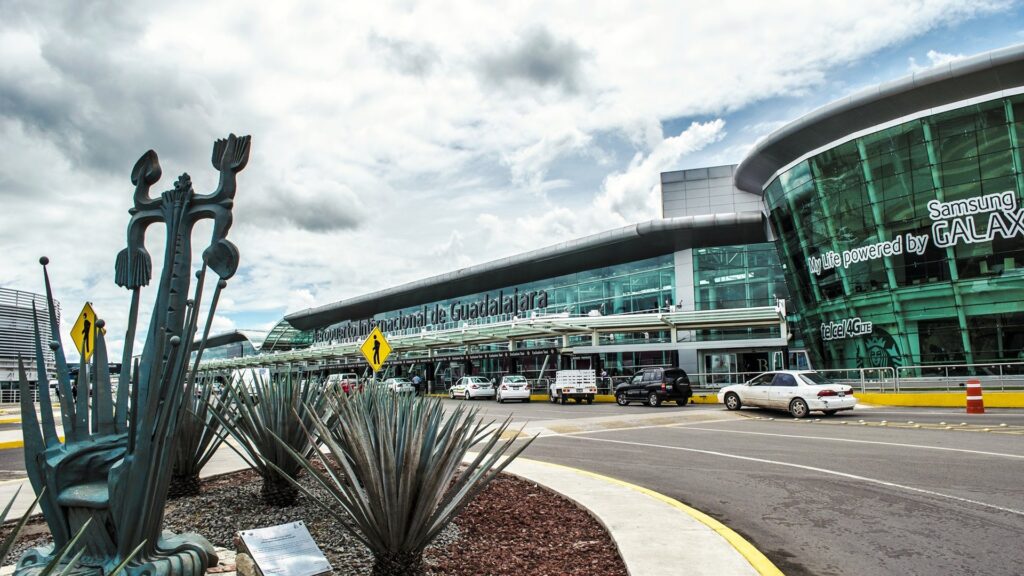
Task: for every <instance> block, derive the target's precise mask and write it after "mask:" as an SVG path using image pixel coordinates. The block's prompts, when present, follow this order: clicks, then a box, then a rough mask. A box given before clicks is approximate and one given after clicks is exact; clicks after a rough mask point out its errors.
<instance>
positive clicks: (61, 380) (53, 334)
mask: <svg viewBox="0 0 1024 576" xmlns="http://www.w3.org/2000/svg"><path fill="white" fill-rule="evenodd" d="M49 262H50V259H49V258H47V257H46V256H43V257H42V258H40V259H39V263H40V264H42V265H43V283H44V284H45V285H46V310H47V313H48V315H49V316H50V338H52V339H53V345H51V348H53V361H54V364H55V365H56V366H57V386H58V387H59V388H60V415H61V420H62V421H63V423H64V429H65V430H68V429H70V428H73V427H74V421H75V405H74V403H73V402H72V401H71V400H72V398H71V396H72V394H71V372H70V371H69V370H68V361H67V358H66V357H65V356H64V344H63V343H62V342H61V338H60V324H59V323H58V322H57V310H56V308H55V306H54V304H53V303H54V299H53V290H52V289H51V288H50V273H49V271H47V269H46V265H47V264H48V263H49Z"/></svg>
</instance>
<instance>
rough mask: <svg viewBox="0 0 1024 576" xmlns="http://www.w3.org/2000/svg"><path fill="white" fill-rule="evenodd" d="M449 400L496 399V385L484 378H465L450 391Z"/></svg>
mask: <svg viewBox="0 0 1024 576" xmlns="http://www.w3.org/2000/svg"><path fill="white" fill-rule="evenodd" d="M448 397H449V398H465V399H466V400H473V399H474V398H494V385H493V384H491V381H490V380H488V379H487V378H484V377H483V376H463V377H462V378H459V380H458V381H457V382H456V383H455V385H454V386H452V387H451V388H449V389H448Z"/></svg>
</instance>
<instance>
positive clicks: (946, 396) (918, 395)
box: [853, 391, 1024, 408]
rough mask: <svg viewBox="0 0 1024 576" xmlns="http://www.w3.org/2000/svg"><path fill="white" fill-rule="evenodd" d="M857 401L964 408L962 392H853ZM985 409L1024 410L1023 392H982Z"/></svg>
mask: <svg viewBox="0 0 1024 576" xmlns="http://www.w3.org/2000/svg"><path fill="white" fill-rule="evenodd" d="M853 395H854V396H855V397H856V398H857V399H858V400H860V401H861V402H864V403H867V404H877V405H879V406H909V407H915V408H964V407H965V406H966V403H967V399H966V395H965V393H964V392H898V393H896V392H854V394H853ZM982 397H983V398H984V402H985V407H986V408H1024V392H985V391H982Z"/></svg>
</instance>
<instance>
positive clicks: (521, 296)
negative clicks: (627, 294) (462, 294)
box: [313, 288, 548, 345]
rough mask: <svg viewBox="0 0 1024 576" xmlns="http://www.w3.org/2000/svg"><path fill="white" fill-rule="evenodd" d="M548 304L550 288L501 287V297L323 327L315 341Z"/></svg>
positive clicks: (471, 318)
mask: <svg viewBox="0 0 1024 576" xmlns="http://www.w3.org/2000/svg"><path fill="white" fill-rule="evenodd" d="M547 307H548V293H547V290H530V291H529V292H525V291H524V292H520V291H519V289H518V288H514V289H513V290H512V292H511V293H509V294H506V293H505V291H504V290H499V291H498V296H497V297H493V296H491V294H490V293H487V294H484V295H483V296H482V297H480V298H478V299H475V300H453V301H452V302H451V304H449V305H448V306H441V305H440V304H433V305H424V306H423V308H422V309H421V310H417V311H416V312H412V313H409V314H406V313H405V311H399V312H398V315H397V316H393V317H391V318H364V319H362V320H350V321H347V322H342V323H341V324H336V325H334V326H331V327H328V328H321V329H319V330H317V331H316V332H315V333H314V334H313V344H314V345H317V344H326V343H329V342H339V341H344V340H355V339H357V338H366V337H367V336H368V335H369V334H370V332H371V331H372V330H373V329H374V328H375V327H379V328H380V330H381V331H382V332H384V333H389V332H396V331H398V330H407V329H409V328H425V327H427V326H434V325H438V324H445V323H447V322H465V321H470V320H478V319H483V318H490V317H494V316H500V315H502V314H511V315H516V314H525V313H526V312H528V311H530V310H538V309H544V308H547Z"/></svg>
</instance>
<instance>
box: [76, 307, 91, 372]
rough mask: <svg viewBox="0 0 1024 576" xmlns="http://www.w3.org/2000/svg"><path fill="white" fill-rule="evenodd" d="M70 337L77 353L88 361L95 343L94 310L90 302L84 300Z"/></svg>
mask: <svg viewBox="0 0 1024 576" xmlns="http://www.w3.org/2000/svg"><path fill="white" fill-rule="evenodd" d="M71 339H72V340H74V341H75V348H78V353H79V354H81V355H82V358H84V359H85V361H86V362H88V361H89V359H90V358H92V352H93V347H94V346H93V345H94V344H95V343H96V311H95V310H93V309H92V304H90V303H88V302H86V303H85V306H82V312H81V313H80V314H79V315H78V320H77V321H76V322H75V326H74V328H72V329H71Z"/></svg>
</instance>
